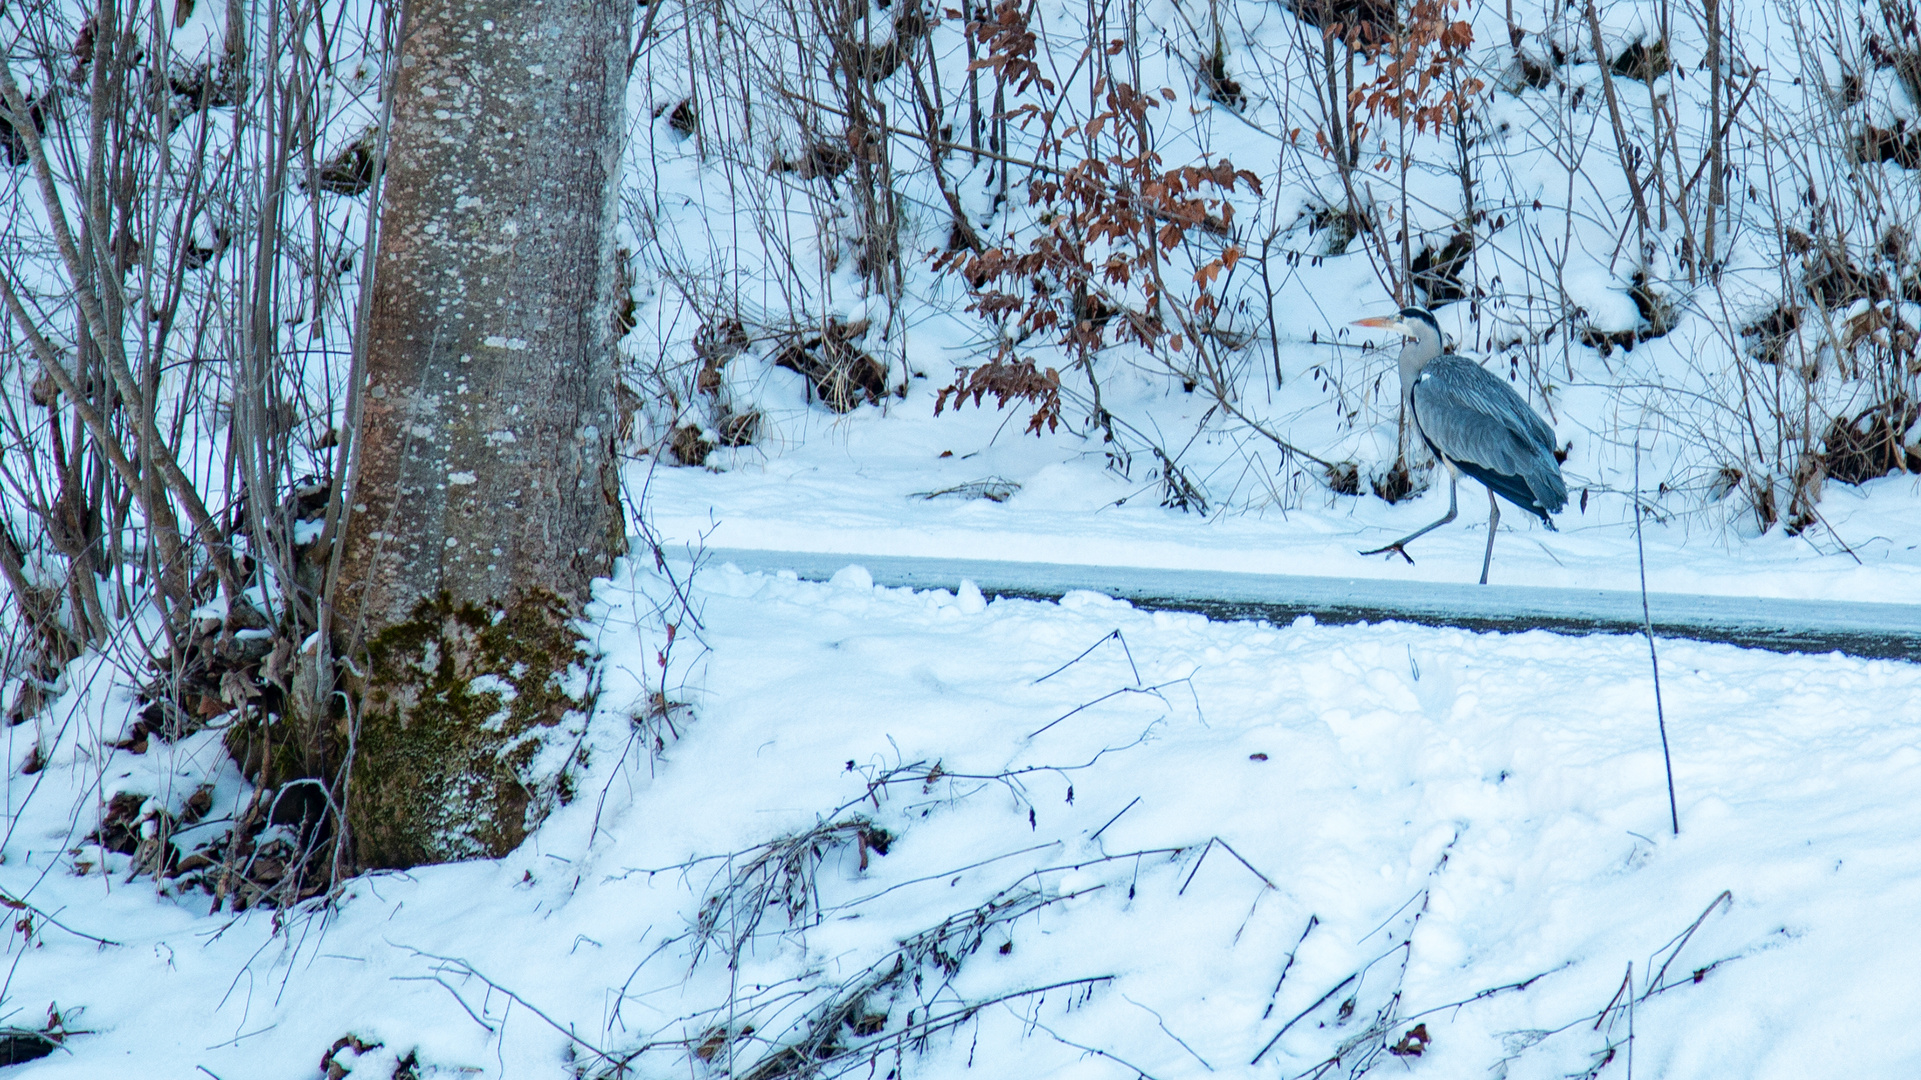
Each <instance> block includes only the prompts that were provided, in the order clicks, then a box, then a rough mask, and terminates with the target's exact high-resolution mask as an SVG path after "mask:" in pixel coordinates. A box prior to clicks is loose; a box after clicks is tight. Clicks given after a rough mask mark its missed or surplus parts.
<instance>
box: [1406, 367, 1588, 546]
mask: <svg viewBox="0 0 1921 1080" xmlns="http://www.w3.org/2000/svg"><path fill="white" fill-rule="evenodd" d="M1413 398H1414V414H1415V421H1416V423H1418V424H1419V426H1420V429H1421V434H1422V435H1424V436H1426V437H1427V439H1428V440H1429V441H1430V442H1432V443H1433V444H1434V446H1435V447H1436V448H1437V449H1438V450H1440V452H1441V453H1442V454H1443V455H1445V456H1447V457H1450V458H1452V459H1454V460H1455V461H1458V462H1465V463H1468V464H1472V465H1476V466H1479V467H1480V468H1481V469H1484V470H1486V471H1487V472H1490V473H1494V474H1496V475H1499V476H1508V477H1515V478H1517V479H1519V480H1520V481H1521V482H1522V483H1524V484H1526V486H1527V489H1528V491H1530V492H1531V493H1532V494H1533V495H1534V501H1535V502H1536V503H1538V504H1539V505H1540V506H1541V507H1543V508H1544V509H1547V510H1550V511H1553V510H1559V509H1561V507H1563V506H1565V505H1567V485H1566V484H1565V483H1564V482H1563V481H1562V479H1561V467H1560V464H1559V463H1558V462H1556V461H1555V460H1554V432H1553V430H1552V429H1551V428H1549V427H1548V426H1547V422H1546V421H1544V420H1542V419H1541V418H1540V416H1539V415H1538V414H1536V413H1535V411H1534V410H1533V409H1531V408H1529V407H1528V403H1527V402H1526V401H1524V400H1522V398H1521V395H1519V394H1517V393H1515V392H1514V388H1513V387H1511V386H1509V385H1508V384H1507V383H1505V382H1503V381H1502V380H1501V379H1500V378H1499V377H1498V376H1496V375H1494V374H1493V373H1491V372H1489V371H1488V370H1487V369H1485V368H1483V367H1481V365H1479V364H1476V363H1474V362H1473V361H1472V360H1467V359H1463V358H1462V357H1459V356H1442V357H1439V358H1437V359H1435V360H1434V361H1433V362H1431V363H1429V364H1428V365H1427V367H1426V368H1425V369H1423V370H1422V371H1421V374H1420V376H1419V377H1418V378H1417V379H1416V380H1415V382H1414V388H1413ZM1517 502H1518V500H1517Z"/></svg>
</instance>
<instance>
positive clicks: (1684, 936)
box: [1641, 889, 1734, 1001]
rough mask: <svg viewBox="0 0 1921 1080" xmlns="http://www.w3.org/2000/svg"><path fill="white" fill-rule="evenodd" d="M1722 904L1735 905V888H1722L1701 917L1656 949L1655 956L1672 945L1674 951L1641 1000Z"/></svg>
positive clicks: (1651, 960)
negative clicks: (1677, 935)
mask: <svg viewBox="0 0 1921 1080" xmlns="http://www.w3.org/2000/svg"><path fill="white" fill-rule="evenodd" d="M1722 904H1726V905H1728V906H1729V907H1733V906H1734V890H1732V889H1722V890H1721V895H1719V896H1717V897H1715V898H1714V901H1713V902H1712V903H1710V904H1709V905H1708V906H1707V908H1706V909H1705V910H1703V911H1702V912H1701V915H1700V917H1699V918H1697V919H1695V920H1694V922H1693V924H1692V925H1690V926H1689V927H1688V928H1687V929H1686V930H1684V931H1682V933H1681V935H1680V936H1679V937H1677V938H1675V939H1674V940H1673V941H1670V942H1668V943H1667V945H1663V946H1661V948H1660V949H1656V950H1655V952H1654V956H1659V955H1661V953H1662V952H1663V951H1665V950H1666V949H1667V948H1668V947H1669V946H1672V947H1673V949H1674V951H1673V952H1671V953H1668V958H1667V959H1666V960H1664V961H1662V962H1661V970H1659V971H1657V972H1655V973H1654V978H1653V979H1651V980H1649V981H1648V990H1647V993H1644V994H1642V995H1641V1000H1643V1001H1646V1000H1647V998H1648V996H1649V995H1650V994H1653V993H1654V988H1655V987H1657V986H1660V985H1661V979H1662V978H1663V977H1664V976H1666V975H1667V973H1668V965H1669V964H1672V963H1674V960H1675V958H1676V957H1678V956H1680V955H1681V950H1682V949H1684V948H1686V947H1687V944H1688V939H1689V938H1692V937H1693V936H1694V932H1695V931H1696V930H1699V929H1701V924H1702V923H1704V922H1707V921H1708V916H1709V915H1712V914H1714V909H1715V908H1718V907H1720V906H1721V905H1722ZM1718 962H1719V961H1717V963H1718ZM1653 965H1654V957H1653V956H1650V957H1648V966H1650V967H1652V966H1653Z"/></svg>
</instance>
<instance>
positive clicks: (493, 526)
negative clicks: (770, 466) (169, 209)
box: [306, 0, 633, 867]
mask: <svg viewBox="0 0 1921 1080" xmlns="http://www.w3.org/2000/svg"><path fill="white" fill-rule="evenodd" d="M632 10H633V5H632V4H631V3H627V2H623V0H461V2H459V3H455V2H452V0H414V2H410V3H409V4H408V5H407V9H406V14H405V22H404V26H403V29H402V42H401V46H400V57H399V65H400V66H399V72H398V76H397V78H396V81H395V85H394V99H393V100H394V104H393V126H392V138H391V144H390V150H389V154H388V159H387V173H386V183H385V199H384V204H383V208H382V210H381V215H382V217H381V232H380V239H379V244H378V251H377V255H376V259H375V271H374V282H373V300H372V305H371V315H370V319H369V322H368V325H367V327H366V333H367V353H366V365H365V379H364V381H363V382H362V384H361V385H360V386H359V387H357V388H356V391H357V392H358V393H359V394H360V395H361V397H360V407H361V422H360V430H359V431H358V433H357V440H356V451H355V454H354V461H353V465H352V471H351V477H350V483H349V488H348V493H347V497H346V502H347V504H348V506H349V509H350V515H349V517H348V524H347V528H346V531H345V537H344V543H345V545H346V546H345V550H344V552H343V558H342V563H341V577H340V584H339V588H338V590H337V594H336V604H337V611H336V622H335V626H336V627H337V628H338V629H337V632H336V634H335V641H334V644H335V647H336V652H337V653H338V655H340V656H342V657H343V658H345V659H346V665H345V666H346V668H347V671H348V676H347V678H346V680H345V683H346V689H347V690H348V691H349V694H348V695H347V696H348V698H350V699H352V700H353V701H355V702H356V705H355V707H353V708H350V709H348V710H347V712H346V714H345V715H344V716H339V717H336V718H334V720H333V721H332V722H331V723H330V724H327V725H325V726H324V727H323V728H322V729H321V730H318V731H316V730H315V729H313V728H310V740H309V746H308V748H307V751H306V752H307V753H308V754H309V756H310V757H311V756H313V755H315V754H319V755H320V756H324V757H327V758H331V759H332V760H333V761H334V762H336V763H338V762H339V761H341V759H342V758H343V757H348V758H349V759H350V760H348V762H347V767H348V769H349V770H350V778H349V780H348V782H347V784H346V789H347V793H348V803H347V811H346V813H347V824H348V827H349V835H350V837H351V842H352V844H353V852H354V856H355V861H356V862H357V863H358V865H360V866H362V867H392V866H407V865H414V864H418V863H423V862H437V861H445V860H450V859H458V858H466V857H472V856H486V855H499V854H504V853H505V852H507V851H509V850H511V849H512V848H513V847H514V846H516V845H517V844H519V842H520V841H521V839H522V838H523V837H524V836H525V835H526V833H527V831H528V830H529V829H530V828H532V826H533V825H535V824H537V823H538V821H539V818H540V816H541V815H542V814H544V813H545V811H546V809H547V808H548V807H549V806H551V804H552V801H553V799H554V798H556V797H564V796H565V794H566V791H565V783H564V769H565V761H564V754H562V755H561V757H562V760H561V761H559V762H557V761H555V760H554V755H553V754H551V753H548V752H547V750H548V748H549V746H550V744H552V743H554V742H555V736H556V735H558V734H560V733H561V732H562V730H563V728H564V726H565V725H566V724H567V723H569V722H570V721H569V719H568V718H569V716H570V714H572V713H573V711H574V708H575V706H577V705H578V704H579V702H578V700H577V698H578V695H579V694H580V693H582V692H583V690H584V687H585V685H586V683H587V681H588V680H587V679H585V678H584V677H583V671H582V668H581V665H582V664H584V663H585V660H584V659H583V657H582V656H581V655H580V654H579V653H578V652H577V650H576V648H575V645H576V643H577V640H578V633H577V632H576V631H575V630H574V629H573V623H572V619H573V618H574V617H575V616H577V615H578V613H579V611H580V608H581V605H582V604H583V603H584V602H585V601H586V600H587V598H588V595H589V587H590V584H591V582H592V581H593V579H594V578H596V577H601V576H605V575H606V574H607V573H608V571H609V569H610V567H611V565H612V560H613V558H614V557H615V556H616V555H618V554H619V553H620V552H621V551H623V550H624V548H625V539H624V537H625V528H624V520H623V517H622V514H621V510H620V503H619V486H618V478H617V473H616V467H617V462H616V459H615V455H614V447H613V438H614V415H613V405H612V403H613V392H614V349H615V341H616V336H615V334H614V332H613V296H614V289H615V281H616V276H617V264H616V255H615V231H614V225H615V205H616V204H615V196H616V189H617V186H618V177H619V164H620V147H621V138H622V134H623V131H624V127H625V112H624V104H625V81H626V79H625V76H626V61H627V38H628V33H629V20H630V18H631V14H632ZM574 722H577V717H576V718H575V721H574Z"/></svg>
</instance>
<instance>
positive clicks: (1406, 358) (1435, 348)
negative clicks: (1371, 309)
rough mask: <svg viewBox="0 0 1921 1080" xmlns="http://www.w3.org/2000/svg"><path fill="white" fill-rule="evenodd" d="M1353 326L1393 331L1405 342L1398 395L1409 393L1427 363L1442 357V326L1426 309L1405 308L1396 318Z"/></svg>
mask: <svg viewBox="0 0 1921 1080" xmlns="http://www.w3.org/2000/svg"><path fill="white" fill-rule="evenodd" d="M1354 325H1355V326H1371V327H1375V328H1377V329H1381V330H1392V331H1394V332H1395V333H1397V334H1400V335H1401V336H1402V337H1405V338H1406V339H1407V347H1406V348H1403V349H1402V350H1401V393H1402V395H1403V396H1405V395H1406V394H1408V393H1409V392H1410V391H1411V390H1412V389H1413V386H1414V380H1415V379H1416V378H1417V377H1418V376H1419V375H1420V374H1421V370H1422V369H1423V368H1425V367H1427V363H1428V361H1430V360H1432V359H1434V358H1435V357H1437V356H1439V355H1441V353H1442V351H1443V349H1444V346H1443V345H1442V338H1441V327H1440V325H1439V324H1438V323H1436V322H1435V321H1434V316H1433V315H1431V314H1429V312H1428V310H1427V309H1426V308H1418V307H1405V308H1402V309H1401V313H1400V314H1399V315H1391V316H1378V317H1376V318H1372V319H1357V320H1355V323H1354Z"/></svg>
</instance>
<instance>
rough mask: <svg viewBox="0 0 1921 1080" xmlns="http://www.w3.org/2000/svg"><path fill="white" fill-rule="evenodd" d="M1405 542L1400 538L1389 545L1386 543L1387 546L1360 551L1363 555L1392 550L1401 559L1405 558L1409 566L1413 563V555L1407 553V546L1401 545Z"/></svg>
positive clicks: (1378, 553)
mask: <svg viewBox="0 0 1921 1080" xmlns="http://www.w3.org/2000/svg"><path fill="white" fill-rule="evenodd" d="M1406 543H1407V541H1405V540H1402V541H1400V542H1399V543H1394V544H1389V545H1388V546H1386V547H1377V548H1375V549H1374V550H1372V551H1363V552H1361V554H1363V555H1380V554H1382V553H1384V552H1389V551H1391V552H1393V553H1394V554H1396V555H1399V556H1400V557H1401V558H1403V559H1406V560H1407V564H1408V565H1409V566H1413V565H1414V556H1412V555H1409V554H1408V553H1407V548H1406V547H1403V546H1402V545H1404V544H1406Z"/></svg>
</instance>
